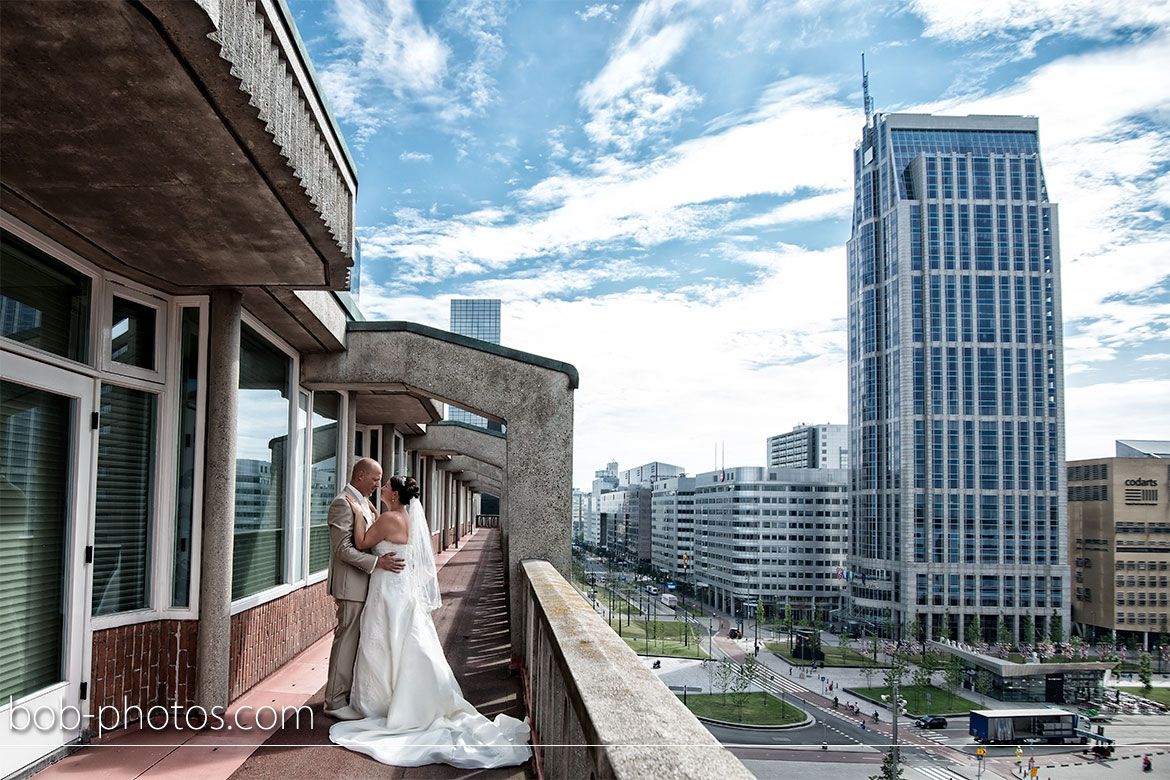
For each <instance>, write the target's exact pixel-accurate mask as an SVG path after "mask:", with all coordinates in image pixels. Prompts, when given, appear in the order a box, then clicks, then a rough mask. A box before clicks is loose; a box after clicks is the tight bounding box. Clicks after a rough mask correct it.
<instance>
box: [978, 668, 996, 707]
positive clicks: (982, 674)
mask: <svg viewBox="0 0 1170 780" xmlns="http://www.w3.org/2000/svg"><path fill="white" fill-rule="evenodd" d="M992 685H993V683H992V679H991V672H989V671H987V670H986V669H980V670H979V673H978V674H976V675H975V690H976V691H977V692H978V693H979V695H980V696H981V697H983V701H984V702H986V701H987V694H989V693H991V688H992Z"/></svg>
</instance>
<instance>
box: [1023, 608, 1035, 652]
mask: <svg viewBox="0 0 1170 780" xmlns="http://www.w3.org/2000/svg"><path fill="white" fill-rule="evenodd" d="M1021 633H1023V636H1022V637H1020V638H1021V639H1023V640H1024V644H1026V645H1034V644H1036V621H1035V619H1033V617H1032V616H1031V615H1024V628H1023V631H1022V632H1021Z"/></svg>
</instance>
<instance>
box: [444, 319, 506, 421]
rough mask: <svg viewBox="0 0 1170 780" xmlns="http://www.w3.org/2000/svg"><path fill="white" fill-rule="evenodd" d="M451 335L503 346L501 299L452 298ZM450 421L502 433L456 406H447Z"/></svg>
mask: <svg viewBox="0 0 1170 780" xmlns="http://www.w3.org/2000/svg"><path fill="white" fill-rule="evenodd" d="M451 332H452V333H458V334H459V335H461V336H470V337H471V338H473V339H479V340H480V341H488V342H491V343H492V344H499V343H500V299H499V298H452V299H451ZM447 419H448V420H452V421H454V422H461V423H467V424H468V425H475V426H478V427H480V428H487V429H488V430H492V431H499V430H502V427H501V425H500V424H499V423H497V422H492V421H488V420H486V419H484V418H483V417H480V416H479V415H478V414H472V413H471V412H467V411H464V410H463V409H460V408H459V407H457V406H449V407H447Z"/></svg>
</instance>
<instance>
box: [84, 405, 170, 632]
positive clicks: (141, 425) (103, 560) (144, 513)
mask: <svg viewBox="0 0 1170 780" xmlns="http://www.w3.org/2000/svg"><path fill="white" fill-rule="evenodd" d="M156 415H157V413H156V396H155V395H154V394H153V393H148V392H145V391H142V390H131V389H129V388H125V387H118V386H116V385H105V384H104V385H102V392H101V406H100V417H99V420H100V426H101V427H100V428H99V430H98V458H97V485H96V491H95V492H96V502H95V512H94V515H95V519H94V553H93V614H94V615H112V614H115V613H119V612H129V611H132V610H138V609H147V608H149V607H150V606H151V604H150V587H149V585H150V575H151V571H150V557H151V556H150V550H151V547H150V545H151V526H152V520H153V504H154V443H155V441H156V439H157V436H156V434H155V420H156Z"/></svg>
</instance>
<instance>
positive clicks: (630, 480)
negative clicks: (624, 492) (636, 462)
mask: <svg viewBox="0 0 1170 780" xmlns="http://www.w3.org/2000/svg"><path fill="white" fill-rule="evenodd" d="M684 473H686V469H684V468H683V467H682V466H672V465H671V464H669V463H660V462H658V461H652V462H650V463H647V464H645V465H642V466H638V467H637V468H632V469H626V470H625V471H623V472H621V473H620V474H618V484H619V485H647V486H653V484H654V483H655V482H658V481H659V480H663V479H668V478H670V477H677V476H680V475H682V474H684Z"/></svg>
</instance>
